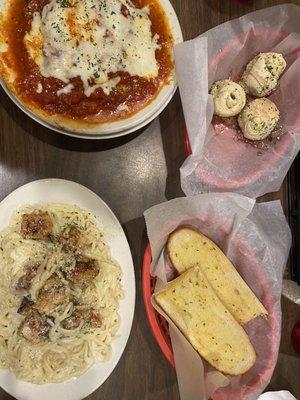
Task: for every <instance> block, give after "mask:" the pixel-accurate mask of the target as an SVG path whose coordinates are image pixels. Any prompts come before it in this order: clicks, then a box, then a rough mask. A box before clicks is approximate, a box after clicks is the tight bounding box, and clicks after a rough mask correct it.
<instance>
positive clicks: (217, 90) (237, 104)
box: [210, 79, 246, 117]
mask: <svg viewBox="0 0 300 400" xmlns="http://www.w3.org/2000/svg"><path fill="white" fill-rule="evenodd" d="M210 93H211V95H212V96H213V101H214V114H216V115H218V116H219V117H233V116H235V115H238V114H239V113H240V112H241V111H242V109H243V108H244V106H245V104H246V94H245V91H244V89H243V88H242V87H241V86H240V85H239V84H238V83H236V82H233V81H231V80H229V79H223V80H220V81H217V82H215V83H214V84H213V85H212V87H211V90H210Z"/></svg>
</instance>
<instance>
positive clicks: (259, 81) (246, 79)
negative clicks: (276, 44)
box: [240, 53, 286, 97]
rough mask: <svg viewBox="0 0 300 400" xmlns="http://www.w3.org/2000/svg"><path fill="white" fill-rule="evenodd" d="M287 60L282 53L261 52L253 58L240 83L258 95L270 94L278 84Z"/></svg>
mask: <svg viewBox="0 0 300 400" xmlns="http://www.w3.org/2000/svg"><path fill="white" fill-rule="evenodd" d="M285 68H286V62H285V59H284V58H283V56H282V54H280V53H260V54H258V55H257V56H256V57H254V58H253V60H251V61H250V62H249V63H248V65H247V67H246V70H245V72H244V73H243V75H242V78H241V81H240V84H241V85H242V86H243V88H244V89H245V91H246V93H249V94H251V95H253V96H256V97H265V96H267V95H269V94H270V93H271V92H272V91H273V90H274V89H275V88H276V86H277V82H278V79H279V77H280V75H281V74H282V73H283V71H284V70H285Z"/></svg>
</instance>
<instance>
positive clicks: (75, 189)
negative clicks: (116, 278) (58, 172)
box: [0, 179, 135, 400]
mask: <svg viewBox="0 0 300 400" xmlns="http://www.w3.org/2000/svg"><path fill="white" fill-rule="evenodd" d="M47 202H48V203H49V202H63V203H70V204H76V205H78V206H80V207H82V208H84V209H85V210H87V211H89V212H91V213H92V214H94V215H95V216H96V219H97V222H98V226H99V228H100V230H101V231H102V232H103V235H104V241H105V242H106V243H107V244H108V245H109V247H110V249H111V253H112V256H113V257H114V258H115V259H116V260H117V261H118V262H119V264H120V266H121V268H122V272H123V278H122V286H123V289H124V291H125V297H124V299H123V300H121V302H120V310H119V312H120V316H121V326H120V328H119V331H118V333H117V337H116V339H115V340H113V342H112V355H111V358H110V360H109V361H107V362H104V363H99V364H96V365H94V366H93V367H91V368H90V369H89V370H88V371H86V372H85V373H84V374H83V375H81V376H80V377H78V378H74V379H70V380H68V381H66V382H63V383H58V384H52V383H51V384H45V385H35V384H31V383H27V382H22V381H19V380H17V379H16V377H15V375H14V374H13V373H12V372H11V371H8V370H2V371H0V386H2V388H3V389H4V390H6V392H8V393H9V394H10V395H12V396H14V397H15V398H17V399H20V400H41V399H42V400H54V399H56V400H81V399H83V398H84V397H86V396H88V395H89V394H90V393H92V392H93V391H94V390H96V389H97V388H98V387H99V386H100V385H102V383H103V382H104V381H105V380H106V379H107V378H108V377H109V375H110V374H111V373H112V371H113V370H114V368H115V366H116V365H117V363H118V361H119V359H120V357H121V355H122V353H123V351H124V349H125V346H126V343H127V340H128V337H129V334H130V330H131V325H132V320H133V315H134V307H135V276H134V267H133V262H132V257H131V252H130V248H129V245H128V242H127V239H126V236H125V234H124V232H123V229H122V227H121V225H120V223H119V221H118V220H117V218H116V217H115V215H114V214H113V212H112V211H111V210H110V208H109V207H108V206H107V205H106V204H105V203H104V202H103V201H102V200H101V199H100V198H99V197H98V196H97V195H96V194H95V193H93V192H92V191H90V190H89V189H87V188H85V187H84V186H81V185H79V184H77V183H75V182H71V181H65V180H62V179H43V180H39V181H34V182H31V183H28V184H27V185H24V186H21V187H20V188H18V189H17V190H15V191H14V192H12V193H11V194H10V195H9V196H7V197H6V198H5V199H4V200H3V201H2V202H1V203H0V229H1V230H2V229H3V228H5V227H6V226H7V225H8V223H9V220H10V217H11V215H12V213H13V212H14V211H15V209H16V208H18V207H20V206H21V205H24V204H40V203H47Z"/></svg>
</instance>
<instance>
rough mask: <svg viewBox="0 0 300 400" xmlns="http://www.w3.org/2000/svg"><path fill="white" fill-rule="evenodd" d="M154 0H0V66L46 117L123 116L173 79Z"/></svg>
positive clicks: (165, 29)
mask: <svg viewBox="0 0 300 400" xmlns="http://www.w3.org/2000/svg"><path fill="white" fill-rule="evenodd" d="M172 49H173V37H172V32H171V29H170V26H169V22H168V17H167V16H166V14H165V12H164V10H163V8H162V6H161V4H160V2H159V0H0V74H1V77H2V80H3V81H4V83H5V85H6V87H7V88H8V89H9V90H10V92H12V93H13V94H14V96H15V97H17V99H18V100H19V101H20V102H21V103H22V104H23V105H24V106H25V107H26V108H27V109H29V110H31V111H32V112H33V113H34V114H36V115H38V116H39V117H41V118H42V119H43V120H45V121H47V122H48V123H50V124H55V125H59V126H63V127H65V128H67V129H74V130H81V131H89V130H90V129H93V128H95V127H97V126H99V124H104V123H112V122H115V121H118V120H121V119H125V118H129V117H130V116H132V115H133V114H135V113H137V112H138V111H140V110H141V109H143V108H144V107H146V106H147V105H148V104H150V103H151V102H152V101H153V99H154V98H155V97H156V96H157V95H158V93H159V92H160V90H161V89H162V88H163V87H164V86H165V85H166V84H168V83H170V81H171V80H172V79H173V73H174V72H173V71H174V68H173V58H172Z"/></svg>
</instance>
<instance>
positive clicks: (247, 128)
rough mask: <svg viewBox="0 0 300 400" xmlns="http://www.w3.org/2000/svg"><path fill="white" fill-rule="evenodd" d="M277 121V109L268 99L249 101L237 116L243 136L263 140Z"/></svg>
mask: <svg viewBox="0 0 300 400" xmlns="http://www.w3.org/2000/svg"><path fill="white" fill-rule="evenodd" d="M278 121H279V110H278V108H277V107H276V105H275V104H274V103H273V102H272V101H271V100H269V99H266V98H262V99H255V100H253V101H251V102H249V103H248V104H247V105H246V107H245V108H244V109H243V111H242V112H241V113H240V115H239V117H238V123H239V126H240V128H241V130H242V132H243V135H244V136H245V138H247V139H250V140H263V139H265V138H266V137H267V136H269V135H270V134H271V132H272V131H273V130H274V128H275V127H276V124H277V123H278Z"/></svg>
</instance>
